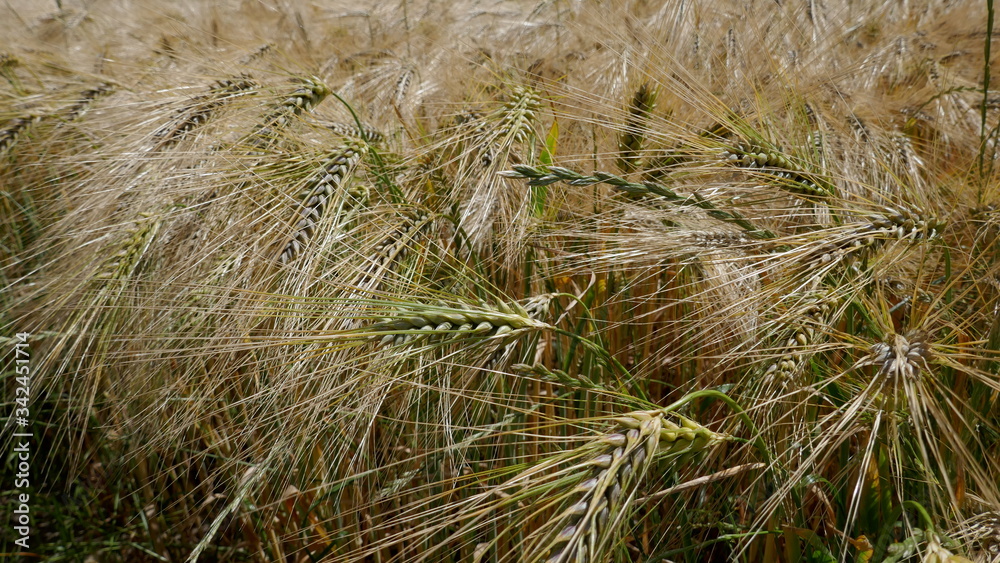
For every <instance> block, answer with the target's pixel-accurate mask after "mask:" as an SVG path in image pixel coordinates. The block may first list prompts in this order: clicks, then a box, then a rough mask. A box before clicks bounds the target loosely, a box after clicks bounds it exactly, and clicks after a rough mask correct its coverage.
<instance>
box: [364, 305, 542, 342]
mask: <svg viewBox="0 0 1000 563" xmlns="http://www.w3.org/2000/svg"><path fill="white" fill-rule="evenodd" d="M369 329H370V330H373V331H376V332H388V333H390V334H385V335H384V336H376V338H377V339H378V340H379V344H380V345H382V346H389V345H397V346H398V345H403V344H410V343H414V342H418V341H420V340H422V339H424V338H430V337H439V338H443V339H454V338H464V337H467V336H475V337H479V338H488V337H513V336H517V335H519V334H521V333H523V332H525V331H530V330H550V329H552V326H550V325H549V324H547V323H544V322H541V321H538V320H535V319H533V318H531V316H529V315H528V313H527V311H525V310H524V309H523V308H522V307H521V306H520V305H518V304H516V303H514V304H512V305H505V304H500V305H498V306H497V308H496V309H491V308H488V307H487V306H486V305H485V304H483V305H482V306H480V307H477V308H473V307H467V306H466V307H461V308H451V307H443V306H430V305H427V306H422V307H419V308H416V307H411V308H409V309H399V310H397V311H395V312H394V315H393V316H392V317H387V318H385V319H383V320H381V321H380V322H378V323H375V324H373V325H371V326H370V327H369Z"/></svg>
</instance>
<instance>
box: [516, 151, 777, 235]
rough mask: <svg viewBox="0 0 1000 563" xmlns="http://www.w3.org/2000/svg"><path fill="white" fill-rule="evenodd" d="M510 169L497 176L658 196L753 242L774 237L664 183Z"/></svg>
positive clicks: (605, 175) (519, 167) (555, 168)
mask: <svg viewBox="0 0 1000 563" xmlns="http://www.w3.org/2000/svg"><path fill="white" fill-rule="evenodd" d="M512 168H513V170H505V171H503V172H500V175H501V176H504V177H507V178H516V179H527V180H528V185H530V186H547V185H549V184H554V183H556V182H559V181H562V182H566V183H567V184H569V185H571V186H592V185H594V184H608V185H609V186H612V187H614V188H615V189H618V190H620V191H622V192H625V193H629V194H636V195H652V196H658V197H660V198H663V199H664V200H665V201H668V202H670V203H675V204H681V205H693V206H695V207H699V208H701V209H704V210H705V211H706V212H707V213H708V215H709V216H710V217H712V218H713V219H717V220H719V221H723V222H726V223H732V224H734V225H736V226H738V227H740V228H742V229H743V230H744V231H746V232H747V235H749V236H750V237H752V238H755V239H770V238H774V233H772V232H770V231H768V230H766V229H761V228H759V227H757V226H756V225H754V224H753V223H751V222H750V221H749V220H748V219H746V218H745V217H743V216H742V215H740V214H739V213H738V212H736V211H723V210H721V209H719V208H718V207H716V206H715V204H714V203H712V202H710V201H708V200H706V199H703V198H702V197H700V196H699V195H698V194H691V195H689V196H682V195H680V194H678V193H677V192H675V191H673V190H671V189H670V188H668V187H666V186H664V185H663V184H658V183H656V182H643V183H635V182H629V181H628V180H625V179H624V178H621V177H619V176H615V175H614V174H609V173H607V172H594V173H593V174H592V175H590V176H584V175H583V174H580V173H578V172H574V171H573V170H570V169H568V168H563V167H561V166H549V167H541V166H539V167H533V166H523V165H517V166H513V167H512Z"/></svg>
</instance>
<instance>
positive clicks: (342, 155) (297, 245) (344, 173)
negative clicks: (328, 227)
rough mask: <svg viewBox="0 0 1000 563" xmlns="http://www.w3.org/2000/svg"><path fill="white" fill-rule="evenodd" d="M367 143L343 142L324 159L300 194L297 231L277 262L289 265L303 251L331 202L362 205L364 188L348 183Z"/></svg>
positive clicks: (349, 205)
mask: <svg viewBox="0 0 1000 563" xmlns="http://www.w3.org/2000/svg"><path fill="white" fill-rule="evenodd" d="M365 150H366V149H365V146H364V145H349V144H348V145H342V146H341V147H338V148H337V149H336V150H335V151H333V153H332V154H331V155H330V156H329V157H328V158H327V159H326V161H324V162H323V164H322V165H321V166H320V170H319V171H318V172H316V173H315V174H314V175H313V177H311V178H310V179H309V180H307V182H306V186H305V188H304V189H303V190H302V194H301V199H300V201H301V204H300V206H299V210H298V214H297V219H296V220H295V222H294V225H295V227H294V229H295V234H293V235H292V239H291V240H290V241H288V243H287V244H286V245H285V246H284V248H283V249H282V250H281V252H280V253H279V254H278V262H280V263H282V264H286V263H288V262H290V261H292V260H293V259H295V257H296V256H298V255H299V253H300V252H302V249H303V248H305V246H306V244H308V243H309V240H310V239H312V237H313V235H315V234H316V229H317V228H318V226H319V225H320V221H321V219H322V218H323V213H324V212H325V211H326V209H327V206H328V204H329V203H330V202H331V201H332V200H334V199H336V200H338V201H342V202H343V204H344V206H346V207H347V208H353V207H356V206H359V205H362V204H363V202H364V200H365V199H366V197H367V194H366V192H365V191H364V190H363V189H361V188H351V187H349V186H348V185H347V182H348V180H349V178H350V175H351V173H352V171H353V170H354V167H355V166H356V165H357V163H358V161H359V160H361V158H362V157H363V156H364V153H365Z"/></svg>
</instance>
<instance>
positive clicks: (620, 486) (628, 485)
mask: <svg viewBox="0 0 1000 563" xmlns="http://www.w3.org/2000/svg"><path fill="white" fill-rule="evenodd" d="M614 420H615V421H616V422H617V423H618V424H619V428H618V429H616V430H614V431H612V432H610V433H607V434H605V435H604V436H602V437H601V438H599V439H597V440H596V441H595V442H593V443H592V444H589V445H588V446H586V447H587V448H588V449H590V450H591V451H593V454H592V457H590V459H589V461H586V462H584V464H582V465H583V467H585V468H587V471H586V472H587V473H589V475H587V474H582V475H581V481H580V482H579V484H578V485H576V487H575V488H574V489H573V491H572V492H573V494H574V496H575V498H574V499H573V500H571V501H569V502H571V504H570V505H569V507H568V508H566V509H564V510H563V511H562V512H561V513H560V514H559V515H558V516H556V518H555V519H554V520H552V521H551V522H549V523H548V525H547V526H546V529H548V530H552V532H550V533H549V534H548V535H546V536H545V537H544V540H543V541H542V542H541V543H540V544H539V546H538V547H539V548H540V550H541V551H543V552H547V553H548V558H547V559H546V561H547V563H579V562H590V561H603V560H604V555H605V553H606V550H607V549H608V547H609V546H610V544H611V543H613V542H614V541H616V539H617V538H616V536H617V531H618V529H619V528H620V527H621V526H622V524H623V523H624V520H625V516H626V513H627V512H628V509H629V507H630V505H631V503H632V502H633V501H634V500H635V495H636V491H637V489H638V487H639V486H640V485H641V484H642V481H643V479H644V478H645V476H646V473H647V472H648V470H649V468H650V467H651V465H652V462H653V460H654V459H655V458H656V457H657V456H663V455H681V456H684V457H691V456H694V455H697V454H698V453H700V452H702V451H703V450H704V449H705V448H707V447H709V446H711V445H713V444H716V443H718V442H720V441H722V440H725V439H726V437H725V436H723V435H721V434H716V433H714V432H712V431H710V430H708V429H707V428H705V427H703V426H701V425H699V424H696V423H695V422H693V421H691V420H688V419H686V418H683V417H681V419H680V420H681V423H680V425H678V424H674V423H673V422H671V421H669V420H666V419H665V418H664V413H663V411H636V412H632V413H628V414H625V415H623V416H619V417H616V418H615V419H614ZM677 463H680V461H678V462H677ZM536 558H537V556H536ZM531 560H534V559H533V558H531Z"/></svg>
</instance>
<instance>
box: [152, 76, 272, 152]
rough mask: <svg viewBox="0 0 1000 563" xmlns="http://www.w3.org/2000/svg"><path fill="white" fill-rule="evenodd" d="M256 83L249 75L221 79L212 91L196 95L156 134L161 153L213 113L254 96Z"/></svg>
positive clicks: (212, 86)
mask: <svg viewBox="0 0 1000 563" xmlns="http://www.w3.org/2000/svg"><path fill="white" fill-rule="evenodd" d="M256 87H257V85H256V83H254V82H253V80H252V79H251V78H250V77H249V76H246V75H241V76H237V77H234V78H228V79H225V80H219V81H218V82H216V83H214V84H212V85H211V86H209V88H208V92H206V93H205V94H201V95H198V96H195V97H194V98H192V99H191V100H190V102H188V103H187V104H185V106H184V107H182V108H180V109H179V110H177V116H176V117H174V119H172V120H171V121H170V123H168V124H166V125H164V126H163V127H160V128H159V129H157V130H156V132H155V133H153V136H154V137H155V138H157V139H158V140H159V142H158V144H157V147H156V148H157V150H162V149H165V148H169V147H170V146H172V145H175V144H176V143H177V142H178V141H180V140H181V139H182V138H183V137H184V136H185V135H187V134H188V133H190V132H191V131H193V130H194V129H195V128H197V127H199V126H201V125H202V124H204V123H205V122H206V121H208V120H209V119H210V118H211V117H212V114H213V113H214V112H215V111H216V110H218V109H219V108H220V107H222V106H223V105H224V104H226V103H227V102H229V101H231V100H233V99H234V98H235V97H237V96H238V95H241V94H244V93H252V92H251V91H252V89H254V88H256Z"/></svg>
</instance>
